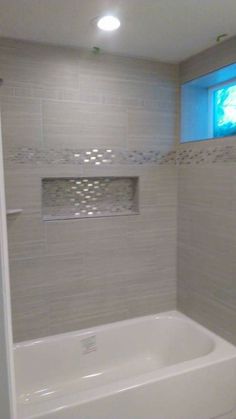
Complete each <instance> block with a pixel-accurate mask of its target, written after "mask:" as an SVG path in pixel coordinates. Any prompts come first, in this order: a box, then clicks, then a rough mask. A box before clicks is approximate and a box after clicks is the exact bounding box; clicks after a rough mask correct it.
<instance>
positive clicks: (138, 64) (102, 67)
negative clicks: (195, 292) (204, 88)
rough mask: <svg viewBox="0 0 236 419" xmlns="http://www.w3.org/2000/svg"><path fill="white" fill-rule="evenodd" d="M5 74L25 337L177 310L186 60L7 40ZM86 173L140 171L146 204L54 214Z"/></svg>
mask: <svg viewBox="0 0 236 419" xmlns="http://www.w3.org/2000/svg"><path fill="white" fill-rule="evenodd" d="M0 74H1V77H3V79H4V85H3V87H2V88H1V89H0V100H1V106H2V110H3V114H2V119H3V137H4V138H3V140H4V163H5V174H6V195H7V205H8V208H22V209H23V213H22V214H21V215H18V216H14V217H13V216H11V217H8V234H9V249H10V274H11V292H12V312H13V329H14V339H15V340H16V341H20V340H25V339H31V338H37V337H40V336H46V335H52V334H55V333H61V332H67V331H70V330H76V329H79V328H83V327H91V326H94V325H97V324H102V323H107V322H111V321H117V320H122V319H126V318H130V317H134V316H142V315H145V314H150V313H156V312H159V311H163V310H169V309H174V308H175V306H176V167H175V166H174V162H175V152H174V149H175V144H176V132H175V125H176V124H175V121H176V118H177V82H178V68H177V66H176V65H170V64H162V63H157V62H150V61H146V60H138V59H133V58H122V57H116V56H112V55H106V54H101V55H98V56H97V55H93V54H92V53H91V52H88V51H77V50H75V49H69V48H68V49H67V48H57V47H50V46H42V45H36V44H31V43H24V42H20V41H17V42H15V41H11V40H6V39H2V40H0ZM93 150H95V151H93ZM91 152H92V153H93V154H91ZM91 156H92V157H95V159H94V158H93V159H90V157H91ZM81 176H82V177H83V176H84V177H97V176H98V177H99V176H105V177H106V176H107V177H109V176H117V177H120V176H127V177H130V176H135V177H138V178H139V207H140V214H139V215H129V216H128V217H126V216H122V217H107V218H99V219H95V218H94V219H80V220H67V221H52V222H44V221H43V217H42V196H41V181H42V178H51V177H64V178H65V177H68V178H70V177H74V178H76V177H81Z"/></svg>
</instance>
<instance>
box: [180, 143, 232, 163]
mask: <svg viewBox="0 0 236 419" xmlns="http://www.w3.org/2000/svg"><path fill="white" fill-rule="evenodd" d="M214 163H236V146H234V145H220V146H214V145H212V146H206V145H202V146H201V148H200V146H199V148H197V147H191V146H189V147H188V148H185V149H183V150H181V148H180V149H179V150H178V152H177V155H176V164H177V165H187V164H188V165H193V164H194V165H195V164H196V165H197V164H214Z"/></svg>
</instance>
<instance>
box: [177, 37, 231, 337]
mask: <svg viewBox="0 0 236 419" xmlns="http://www.w3.org/2000/svg"><path fill="white" fill-rule="evenodd" d="M235 46H236V38H232V39H231V40H229V41H226V42H224V43H222V44H220V45H219V46H217V47H214V48H212V49H210V50H207V51H205V52H203V53H201V54H198V55H197V56H195V57H192V58H191V59H189V60H188V61H186V62H184V63H183V64H182V65H181V80H182V81H187V80H190V79H191V78H193V77H197V76H199V75H201V74H204V73H207V72H208V71H212V70H214V69H216V68H219V67H223V66H224V65H227V64H230V63H232V62H235V61H236V48H235ZM178 160H179V166H178V308H179V309H180V310H181V311H183V312H184V313H185V314H187V315H189V316H191V317H193V318H194V319H195V320H197V321H199V322H200V323H202V324H203V325H205V326H207V327H209V328H210V329H212V330H214V331H215V332H216V333H218V334H220V335H222V336H223V337H225V338H226V339H228V340H230V341H231V342H233V343H234V344H236V145H235V138H224V139H218V140H210V141H204V142H198V143H194V144H193V143H191V144H184V145H180V147H179V149H178Z"/></svg>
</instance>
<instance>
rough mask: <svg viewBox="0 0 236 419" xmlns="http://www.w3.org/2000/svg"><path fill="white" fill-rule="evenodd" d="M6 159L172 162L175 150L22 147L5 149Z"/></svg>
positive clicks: (78, 162)
mask: <svg viewBox="0 0 236 419" xmlns="http://www.w3.org/2000/svg"><path fill="white" fill-rule="evenodd" d="M5 158H6V159H7V161H10V162H15V163H17V164H27V163H31V164H32V163H33V164H55V165H56V164H75V165H93V166H100V165H112V164H136V165H137V164H174V163H175V151H171V152H169V153H161V152H160V151H157V150H148V151H137V150H133V151H129V150H112V149H96V148H93V149H89V150H74V149H61V150H56V149H45V148H44V149H37V148H31V147H23V148H18V149H14V150H13V149H12V150H6V153H5Z"/></svg>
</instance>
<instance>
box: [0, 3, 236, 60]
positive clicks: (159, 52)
mask: <svg viewBox="0 0 236 419" xmlns="http://www.w3.org/2000/svg"><path fill="white" fill-rule="evenodd" d="M106 13H112V14H115V15H117V16H118V17H119V18H120V19H121V22H122V26H121V28H120V29H119V30H118V31H117V32H115V33H104V32H101V31H99V30H98V29H97V28H96V25H95V24H92V23H91V20H92V19H93V18H95V17H97V16H99V15H103V14H106ZM225 32H226V33H228V35H229V36H233V35H236V0H0V36H5V37H11V38H19V39H25V40H32V41H40V42H46V43H54V44H57V45H68V46H75V47H85V48H92V47H93V46H98V47H100V48H101V49H102V50H104V51H107V52H112V53H115V54H122V55H130V56H138V57H147V58H152V59H157V60H162V61H172V62H177V61H181V60H183V59H185V58H187V57H189V56H191V55H193V54H195V53H197V52H199V51H201V50H203V49H205V48H208V47H209V46H211V45H214V44H215V39H216V37H217V35H219V34H221V33H225Z"/></svg>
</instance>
